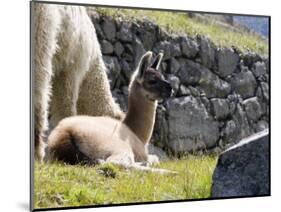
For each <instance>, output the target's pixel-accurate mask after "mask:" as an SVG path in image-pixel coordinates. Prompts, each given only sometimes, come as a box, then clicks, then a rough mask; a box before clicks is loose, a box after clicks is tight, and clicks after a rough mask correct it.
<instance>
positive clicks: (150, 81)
mask: <svg viewBox="0 0 281 212" xmlns="http://www.w3.org/2000/svg"><path fill="white" fill-rule="evenodd" d="M148 83H149V84H150V85H155V84H156V83H157V81H156V80H149V81H148Z"/></svg>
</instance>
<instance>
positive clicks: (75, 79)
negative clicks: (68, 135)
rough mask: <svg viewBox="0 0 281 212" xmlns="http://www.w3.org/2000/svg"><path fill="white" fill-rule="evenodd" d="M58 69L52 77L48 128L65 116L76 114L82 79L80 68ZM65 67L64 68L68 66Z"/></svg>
mask: <svg viewBox="0 0 281 212" xmlns="http://www.w3.org/2000/svg"><path fill="white" fill-rule="evenodd" d="M68 67H69V69H68V70H65V71H60V72H59V73H58V74H57V75H55V76H54V78H53V96H52V101H51V104H50V114H51V116H50V125H51V126H50V128H53V127H55V126H56V125H57V124H58V122H59V121H60V120H62V119H63V118H65V117H69V116H73V115H77V109H76V103H77V99H78V94H79V86H80V84H81V81H82V79H83V78H82V77H83V72H84V73H85V72H86V71H82V70H81V69H79V68H78V69H75V70H71V68H70V66H68ZM68 67H66V68H68Z"/></svg>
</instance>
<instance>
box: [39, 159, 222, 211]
mask: <svg viewBox="0 0 281 212" xmlns="http://www.w3.org/2000/svg"><path fill="white" fill-rule="evenodd" d="M216 159H217V158H216V157H215V156H189V157H187V158H184V159H180V160H171V161H166V162H162V163H161V164H160V165H158V167H161V168H167V169H170V170H176V171H178V172H179V174H178V175H159V174H156V173H147V172H139V171H132V170H130V171H128V170H124V169H120V168H118V167H116V166H108V167H103V166H97V167H89V166H69V165H65V164H60V163H53V164H39V163H36V164H35V207H36V208H46V207H62V206H65V207H66V206H81V205H95V204H110V203H126V202H139V201H140V202H142V201H161V200H174V199H196V198H207V197H209V195H210V189H211V178H212V173H213V169H214V167H215V164H216ZM105 168H107V169H108V170H109V172H108V171H105V170H106V169H105ZM105 173H111V175H112V174H116V176H115V177H112V176H111V177H106V176H105Z"/></svg>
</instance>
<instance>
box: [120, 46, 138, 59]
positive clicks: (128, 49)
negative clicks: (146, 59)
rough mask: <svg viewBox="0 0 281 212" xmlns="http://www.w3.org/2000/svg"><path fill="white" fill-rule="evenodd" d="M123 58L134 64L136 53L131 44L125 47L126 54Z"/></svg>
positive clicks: (124, 53)
mask: <svg viewBox="0 0 281 212" xmlns="http://www.w3.org/2000/svg"><path fill="white" fill-rule="evenodd" d="M122 58H123V59H125V60H126V61H128V62H134V58H135V51H134V48H133V46H132V45H131V44H125V45H124V52H123V54H122Z"/></svg>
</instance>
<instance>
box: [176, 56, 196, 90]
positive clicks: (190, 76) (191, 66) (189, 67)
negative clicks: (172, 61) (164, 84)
mask: <svg viewBox="0 0 281 212" xmlns="http://www.w3.org/2000/svg"><path fill="white" fill-rule="evenodd" d="M177 75H178V77H179V78H180V81H181V83H183V84H185V85H196V84H197V83H198V82H199V80H200V78H201V66H200V65H199V64H198V63H194V62H193V61H191V60H185V61H184V62H183V63H182V65H181V66H180V68H179V71H178V73H177Z"/></svg>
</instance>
